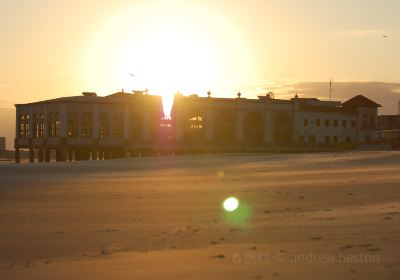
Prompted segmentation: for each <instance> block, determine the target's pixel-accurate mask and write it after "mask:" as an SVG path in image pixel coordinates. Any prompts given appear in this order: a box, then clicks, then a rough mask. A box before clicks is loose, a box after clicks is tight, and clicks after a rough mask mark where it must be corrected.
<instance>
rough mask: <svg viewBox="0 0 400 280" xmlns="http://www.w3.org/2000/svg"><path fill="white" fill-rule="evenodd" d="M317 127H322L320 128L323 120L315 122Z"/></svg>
mask: <svg viewBox="0 0 400 280" xmlns="http://www.w3.org/2000/svg"><path fill="white" fill-rule="evenodd" d="M315 125H316V126H317V127H320V126H321V120H320V119H316V120H315Z"/></svg>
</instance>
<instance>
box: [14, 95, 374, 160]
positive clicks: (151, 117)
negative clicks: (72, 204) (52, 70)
mask: <svg viewBox="0 0 400 280" xmlns="http://www.w3.org/2000/svg"><path fill="white" fill-rule="evenodd" d="M378 107H380V105H379V104H377V103H375V102H373V101H371V100H369V99H368V98H366V97H364V96H362V95H358V96H356V97H354V98H352V99H350V100H348V101H346V102H344V103H340V102H336V101H321V100H318V99H316V98H299V97H297V96H295V97H294V98H292V99H290V100H282V99H274V98H272V96H271V95H270V94H267V95H265V96H259V97H258V99H246V98H240V94H238V97H237V98H213V97H211V93H208V97H198V96H196V95H193V96H182V95H176V96H175V100H174V104H173V108H172V111H171V119H164V118H163V116H164V113H163V106H162V99H161V97H160V96H154V95H147V94H145V92H134V93H125V92H118V93H115V94H111V95H108V96H105V97H99V96H97V95H96V94H95V93H83V95H82V96H73V97H64V98H58V99H52V100H45V101H40V102H34V103H28V104H17V105H16V138H15V150H16V153H15V158H16V161H17V162H19V150H20V149H29V154H30V156H29V158H30V161H31V162H33V161H34V158H37V159H38V161H50V157H51V154H52V153H54V152H52V151H55V159H56V160H58V161H64V160H87V159H107V158H117V157H125V156H127V155H128V156H135V155H143V154H154V153H187V152H193V153H196V152H212V151H220V152H237V151H270V150H276V149H280V150H282V149H312V148H321V147H323V148H330V147H345V146H352V145H357V144H361V143H370V142H373V141H375V140H376V139H377V133H376V131H377V129H376V125H377V109H378Z"/></svg>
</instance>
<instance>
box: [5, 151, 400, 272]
mask: <svg viewBox="0 0 400 280" xmlns="http://www.w3.org/2000/svg"><path fill="white" fill-rule="evenodd" d="M230 196H235V197H236V198H238V199H239V201H240V206H239V208H238V209H237V210H236V211H234V212H231V213H228V212H226V211H224V210H223V208H222V206H221V205H222V203H223V201H224V199H225V198H227V197H230ZM0 279H400V153H399V152H371V151H369V152H347V153H319V154H283V155H278V154H272V155H259V154H233V155H197V156H176V157H174V156H171V157H154V158H134V159H122V160H109V161H97V162H71V163H41V164H20V165H17V164H11V163H4V164H1V165H0Z"/></svg>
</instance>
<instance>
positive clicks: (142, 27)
mask: <svg viewBox="0 0 400 280" xmlns="http://www.w3.org/2000/svg"><path fill="white" fill-rule="evenodd" d="M165 3H168V2H165ZM180 3H181V5H171V4H163V3H160V2H158V3H157V4H155V3H153V2H150V1H149V2H148V3H143V4H141V5H139V4H137V5H135V6H134V7H132V8H130V9H126V10H125V11H121V13H119V14H116V15H115V16H114V17H112V18H110V19H108V20H107V21H105V23H104V24H103V25H102V26H101V27H99V28H98V30H97V32H95V33H94V34H93V38H91V40H90V43H89V44H88V48H87V51H86V52H85V57H84V59H83V61H84V63H83V66H82V80H83V84H84V85H85V87H88V89H90V90H96V91H98V92H100V93H104V94H108V93H109V92H110V91H115V90H121V89H124V90H125V91H130V90H133V89H135V90H140V89H145V88H147V89H149V93H150V94H157V95H162V96H163V103H164V113H165V115H166V116H169V114H170V110H171V107H172V103H173V96H174V94H175V93H176V92H177V91H180V92H181V93H183V94H186V95H187V94H193V93H200V94H204V95H205V94H206V92H207V91H208V90H213V91H214V90H215V91H218V90H219V89H220V87H221V84H222V83H221V81H229V80H232V79H233V78H235V77H237V76H243V75H244V74H243V73H249V72H250V71H247V70H249V67H248V64H249V61H250V60H249V56H248V54H249V53H250V52H249V51H248V50H247V49H246V48H245V45H246V44H245V42H246V40H244V39H243V36H240V34H239V33H238V31H237V30H238V29H237V28H235V27H233V26H231V25H230V24H229V21H227V20H225V19H224V18H223V17H222V16H221V15H220V14H218V15H217V14H215V13H214V12H212V11H210V10H208V9H206V8H204V7H202V6H195V4H192V3H190V4H189V3H186V4H182V2H180ZM246 65H247V66H246ZM246 71H247V72H246ZM239 72H240V73H239ZM129 73H132V74H134V77H132V76H131V75H129Z"/></svg>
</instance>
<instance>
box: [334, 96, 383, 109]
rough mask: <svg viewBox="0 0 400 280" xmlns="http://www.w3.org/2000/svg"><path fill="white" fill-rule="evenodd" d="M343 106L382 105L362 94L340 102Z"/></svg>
mask: <svg viewBox="0 0 400 280" xmlns="http://www.w3.org/2000/svg"><path fill="white" fill-rule="evenodd" d="M342 106H343V107H352V108H356V107H375V108H377V107H382V105H380V104H378V103H376V102H374V101H372V100H371V99H368V98H366V97H365V96H364V95H361V94H360V95H357V96H354V97H353V98H351V99H349V100H347V101H346V102H343V103H342Z"/></svg>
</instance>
